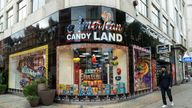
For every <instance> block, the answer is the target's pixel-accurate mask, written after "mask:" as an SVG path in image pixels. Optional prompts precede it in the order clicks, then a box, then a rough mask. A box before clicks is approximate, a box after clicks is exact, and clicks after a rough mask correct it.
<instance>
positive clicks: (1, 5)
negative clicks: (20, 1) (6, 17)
mask: <svg viewBox="0 0 192 108" xmlns="http://www.w3.org/2000/svg"><path fill="white" fill-rule="evenodd" d="M4 1H5V0H0V9H2V8H3V7H4V4H5V2H4Z"/></svg>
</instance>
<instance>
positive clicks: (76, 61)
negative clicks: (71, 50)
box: [73, 57, 81, 63]
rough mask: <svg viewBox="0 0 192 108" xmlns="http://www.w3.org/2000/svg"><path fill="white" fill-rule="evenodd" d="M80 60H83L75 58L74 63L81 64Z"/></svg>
mask: <svg viewBox="0 0 192 108" xmlns="http://www.w3.org/2000/svg"><path fill="white" fill-rule="evenodd" d="M80 60H81V59H80V58H79V57H77V58H73V62H74V63H79V62H80Z"/></svg>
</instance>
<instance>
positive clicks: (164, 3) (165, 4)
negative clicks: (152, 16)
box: [161, 0, 167, 11]
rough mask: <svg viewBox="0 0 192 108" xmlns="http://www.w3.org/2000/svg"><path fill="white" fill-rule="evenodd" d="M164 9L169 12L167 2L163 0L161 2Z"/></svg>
mask: <svg viewBox="0 0 192 108" xmlns="http://www.w3.org/2000/svg"><path fill="white" fill-rule="evenodd" d="M161 5H162V8H163V9H164V10H165V11H167V0H162V1H161Z"/></svg>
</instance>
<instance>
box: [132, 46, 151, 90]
mask: <svg viewBox="0 0 192 108" xmlns="http://www.w3.org/2000/svg"><path fill="white" fill-rule="evenodd" d="M133 61H134V62H133V63H134V89H135V91H142V90H147V89H150V88H151V86H152V85H151V84H152V75H151V52H150V50H147V49H144V48H141V47H138V46H135V45H134V46H133Z"/></svg>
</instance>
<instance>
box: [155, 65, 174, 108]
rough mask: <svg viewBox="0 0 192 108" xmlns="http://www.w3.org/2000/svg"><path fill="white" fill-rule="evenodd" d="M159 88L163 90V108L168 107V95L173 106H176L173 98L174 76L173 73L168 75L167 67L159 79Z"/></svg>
mask: <svg viewBox="0 0 192 108" xmlns="http://www.w3.org/2000/svg"><path fill="white" fill-rule="evenodd" d="M158 86H159V87H160V89H161V95H162V100H163V104H164V105H163V106H162V108H165V107H167V101H166V97H165V95H166V93H167V96H168V97H169V100H170V102H171V106H174V103H173V98H172V94H171V88H172V75H171V73H168V71H167V70H166V67H162V68H161V73H160V74H159V78H158Z"/></svg>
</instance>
